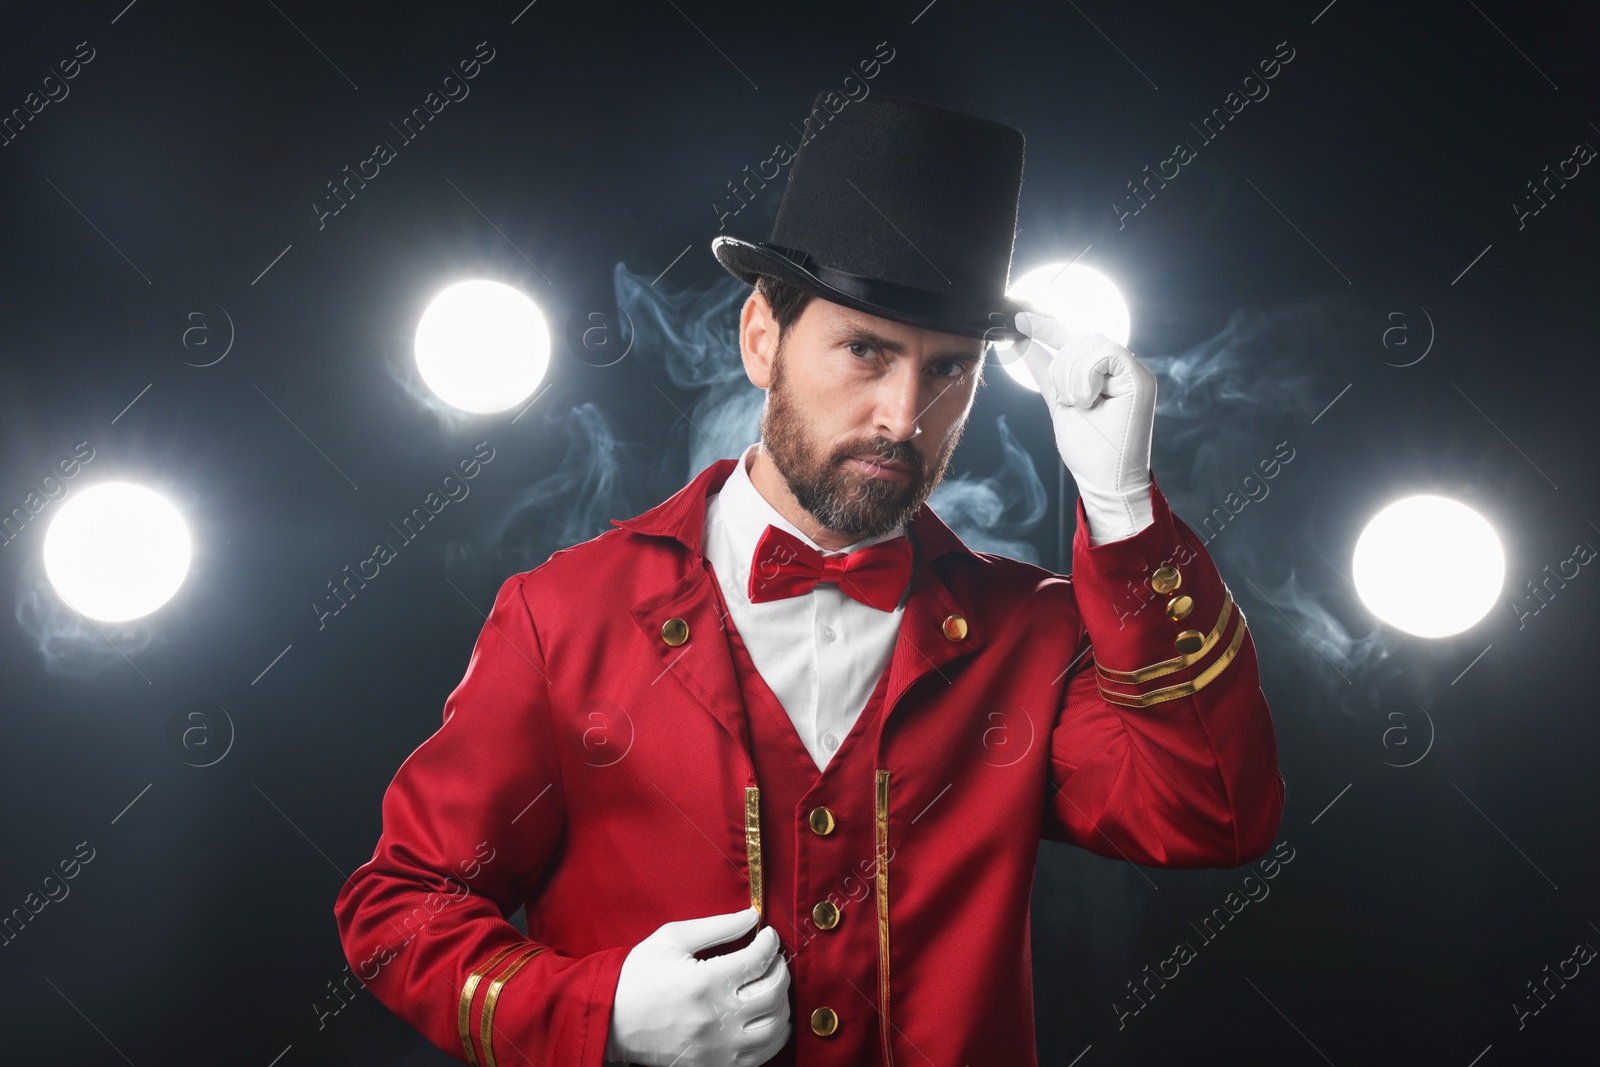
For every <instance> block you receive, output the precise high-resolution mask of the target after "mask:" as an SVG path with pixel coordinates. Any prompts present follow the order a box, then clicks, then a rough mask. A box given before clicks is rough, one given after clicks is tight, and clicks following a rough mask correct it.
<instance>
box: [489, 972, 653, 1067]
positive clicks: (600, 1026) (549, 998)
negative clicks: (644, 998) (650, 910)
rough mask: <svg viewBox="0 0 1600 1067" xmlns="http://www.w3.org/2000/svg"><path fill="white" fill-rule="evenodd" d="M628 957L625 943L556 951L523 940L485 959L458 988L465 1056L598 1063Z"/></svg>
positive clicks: (571, 1065) (503, 1062)
mask: <svg viewBox="0 0 1600 1067" xmlns="http://www.w3.org/2000/svg"><path fill="white" fill-rule="evenodd" d="M627 955H628V946H621V947H618V948H611V949H602V950H601V951H599V952H593V953H590V954H589V955H587V956H578V957H572V956H561V955H558V954H557V953H556V952H555V950H553V949H551V948H548V947H546V946H543V945H539V944H537V943H535V942H533V941H527V942H525V943H524V944H521V945H518V946H517V947H516V948H514V949H513V950H512V951H511V952H509V953H508V954H506V955H504V956H499V954H496V956H492V957H490V958H489V959H488V960H486V961H485V962H484V964H483V965H481V966H479V967H478V969H477V970H475V971H474V972H473V974H474V975H476V976H478V978H479V980H478V982H477V983H476V985H475V986H474V983H473V979H472V978H471V977H469V978H468V979H467V985H466V986H464V987H463V989H462V991H461V1000H462V1003H463V1006H464V1008H465V1009H466V1010H465V1011H464V1013H463V1016H462V1017H463V1018H464V1019H465V1020H466V1021H467V1029H468V1040H467V1041H466V1042H465V1043H464V1056H463V1058H464V1060H465V1062H467V1063H468V1064H476V1065H477V1067H516V1065H519V1064H524V1063H538V1064H546V1065H548V1067H603V1065H604V1064H605V1062H606V1058H605V1055H606V1037H607V1035H608V1034H609V1033H610V1029H611V1006H612V1002H613V1001H614V999H615V997H616V992H617V979H618V977H619V976H620V975H621V973H622V961H623V960H624V959H625V958H626V957H627ZM496 957H499V958H496ZM469 987H471V988H469ZM486 1020H487V1021H486Z"/></svg>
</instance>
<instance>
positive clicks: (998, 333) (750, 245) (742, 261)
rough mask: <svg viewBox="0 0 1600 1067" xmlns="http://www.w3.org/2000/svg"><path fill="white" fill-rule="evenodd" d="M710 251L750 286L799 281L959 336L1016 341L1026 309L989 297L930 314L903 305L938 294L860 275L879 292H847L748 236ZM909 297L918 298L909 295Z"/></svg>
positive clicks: (718, 241)
mask: <svg viewBox="0 0 1600 1067" xmlns="http://www.w3.org/2000/svg"><path fill="white" fill-rule="evenodd" d="M711 252H712V254H713V255H715V256H716V257H717V262H718V263H720V264H722V267H723V269H724V270H726V271H727V272H728V273H729V274H731V275H733V276H734V277H735V278H737V279H739V280H740V281H741V282H744V283H745V284H746V285H754V284H755V283H756V281H757V279H758V278H760V277H761V275H763V274H768V275H772V276H773V277H775V278H778V279H780V280H782V281H785V282H788V283H789V284H791V285H794V286H797V287H799V288H800V289H803V290H805V291H806V292H808V293H810V294H811V295H812V296H818V297H821V298H822V299H824V300H828V301H831V302H833V303H835V304H840V305H843V306H844V307H847V308H852V309H854V310H856V311H862V312H865V313H867V314H869V315H878V316H881V317H883V318H886V319H892V320H893V321H895V322H902V323H905V324H906V325H907V326H917V327H921V328H922V329H926V330H934V331H936V332H939V333H951V334H956V335H957V336H960V337H975V338H978V339H980V340H985V341H1017V340H1020V339H1021V338H1022V337H1023V334H1022V333H1021V332H1020V331H1019V330H1018V329H1017V328H1016V319H1017V314H1018V313H1019V312H1023V311H1027V310H1028V307H1027V306H1026V305H1025V304H1021V303H1018V302H1017V301H1015V300H1012V299H1011V298H1010V297H1001V298H999V299H996V300H993V301H989V302H987V303H985V304H984V305H983V306H982V307H981V308H973V309H971V310H970V311H969V312H967V313H965V314H951V315H939V314H933V315H930V314H927V313H926V312H923V311H919V310H911V309H908V308H907V306H906V305H907V304H915V305H921V306H926V305H927V304H929V303H934V302H936V301H937V300H938V297H939V295H940V294H937V293H927V294H924V293H921V292H917V293H911V292H910V291H908V290H907V289H906V288H905V287H903V286H891V285H887V284H885V283H874V282H869V281H866V280H864V279H858V280H857V281H858V282H860V284H861V285H862V287H864V288H867V287H870V288H871V290H872V291H873V293H874V294H876V293H882V294H883V295H882V296H879V297H876V298H874V297H873V296H865V295H861V294H856V293H847V292H845V291H844V290H842V289H840V288H838V287H837V286H834V285H831V284H829V283H828V282H826V281H824V280H823V279H822V278H820V277H818V276H817V275H816V274H814V273H813V272H812V271H810V270H807V269H806V268H805V267H804V266H802V265H801V264H799V263H796V262H795V261H794V260H793V259H791V258H789V257H788V256H786V255H784V254H783V253H781V252H779V251H776V250H775V249H774V248H773V247H771V246H769V245H768V244H766V243H765V242H753V241H746V240H744V239H742V238H739V237H731V236H726V235H724V236H719V237H715V238H713V239H712V241H711ZM897 296H901V297H903V300H902V301H900V302H899V306H896V304H897V301H896V297H897ZM911 297H915V298H916V299H910V298H911Z"/></svg>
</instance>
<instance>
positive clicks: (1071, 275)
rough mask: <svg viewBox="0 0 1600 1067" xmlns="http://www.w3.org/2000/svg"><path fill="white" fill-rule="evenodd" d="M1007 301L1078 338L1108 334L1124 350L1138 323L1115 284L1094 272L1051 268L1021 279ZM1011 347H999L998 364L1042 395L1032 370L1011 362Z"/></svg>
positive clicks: (1036, 270) (1009, 291)
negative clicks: (1046, 317)
mask: <svg viewBox="0 0 1600 1067" xmlns="http://www.w3.org/2000/svg"><path fill="white" fill-rule="evenodd" d="M1006 295H1007V296H1009V297H1011V298H1012V299H1013V300H1018V301H1020V302H1022V303H1023V304H1025V305H1027V306H1028V307H1029V308H1030V309H1032V310H1037V311H1038V312H1039V313H1040V314H1042V315H1049V316H1050V317H1051V318H1054V319H1058V320H1060V321H1061V323H1062V324H1063V325H1065V326H1066V327H1067V329H1069V330H1072V331H1073V332H1075V333H1098V334H1103V335H1105V336H1106V337H1108V338H1110V339H1111V340H1113V341H1115V342H1117V344H1119V345H1122V346H1124V347H1126V346H1127V344H1128V338H1129V336H1130V329H1131V321H1132V320H1131V319H1130V318H1129V315H1128V302H1127V301H1126V300H1124V299H1122V294H1121V293H1120V292H1118V291H1117V287H1116V286H1115V285H1113V284H1112V282H1111V279H1110V278H1107V277H1106V276H1105V275H1104V274H1101V273H1100V272H1099V271H1097V270H1094V269H1093V268H1091V267H1085V266H1083V265H1082V264H1080V263H1072V264H1062V263H1047V264H1045V265H1044V266H1042V267H1035V268H1034V269H1033V270H1030V271H1029V272H1028V273H1026V274H1024V275H1023V276H1022V277H1020V278H1018V279H1017V280H1016V281H1015V282H1014V283H1012V285H1011V287H1010V288H1009V289H1007V290H1006ZM1011 347H1012V342H1010V341H997V342H995V351H996V359H997V360H998V361H999V362H1000V365H1001V366H1003V367H1005V369H1006V373H1007V374H1009V375H1011V377H1012V378H1014V379H1015V380H1016V381H1017V382H1018V383H1019V384H1021V385H1022V386H1024V387H1026V388H1028V389H1031V390H1033V391H1034V392H1035V393H1037V392H1038V391H1039V386H1038V384H1037V383H1036V382H1035V381H1034V380H1033V375H1032V374H1030V373H1029V372H1028V365H1027V364H1026V363H1024V362H1023V361H1022V360H1020V359H1011V358H1009V355H1008V353H1009V350H1010V349H1011Z"/></svg>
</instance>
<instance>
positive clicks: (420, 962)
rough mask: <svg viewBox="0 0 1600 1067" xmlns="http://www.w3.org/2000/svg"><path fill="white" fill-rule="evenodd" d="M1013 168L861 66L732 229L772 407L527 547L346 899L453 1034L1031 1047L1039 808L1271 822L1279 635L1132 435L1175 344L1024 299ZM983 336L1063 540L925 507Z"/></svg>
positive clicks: (1126, 847)
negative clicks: (1124, 338) (748, 436)
mask: <svg viewBox="0 0 1600 1067" xmlns="http://www.w3.org/2000/svg"><path fill="white" fill-rule="evenodd" d="M819 105H820V100H819ZM808 129H809V127H808ZM1021 172H1022V137H1021V134H1020V133H1018V132H1017V131H1015V130H1012V129H1010V128H1009V127H1006V126H1003V125H1000V124H999V123H994V122H989V121H987V120H984V119H980V118H976V117H973V116H969V115H963V114H960V113H958V112H953V111H948V110H945V109H943V108H937V107H933V106H931V105H927V104H921V103H916V102H912V101H906V100H896V99H892V98H885V97H875V98H873V99H872V100H868V101H862V102H859V103H858V104H856V105H855V106H854V107H852V108H850V109H848V110H846V111H845V112H843V113H841V114H840V115H838V116H837V117H836V118H834V119H833V121H832V122H830V123H829V124H828V125H827V126H825V127H823V128H822V129H821V130H820V131H817V132H815V134H814V136H812V137H810V138H808V139H807V141H805V142H804V143H803V144H802V146H801V149H800V151H799V152H798V154H797V156H796V159H795V162H794V164H793V169H792V171H791V174H790V178H789V182H788V185H787V186H786V188H785V192H784V198H783V202H782V205H781V207H780V210H779V214H778V218H777V221H776V223H775V225H774V228H773V234H772V239H771V240H770V241H768V242H761V243H750V242H744V241H740V240H737V239H734V238H727V237H721V238H718V239H717V240H716V241H715V242H714V243H713V250H714V252H715V253H716V255H717V257H718V259H719V261H720V262H721V263H722V264H723V266H724V267H726V268H727V269H728V270H729V271H731V272H732V273H733V274H734V275H735V276H736V277H739V278H741V279H742V280H744V281H746V282H750V283H752V284H753V285H754V286H755V290H754V291H753V292H752V294H751V296H750V298H749V299H748V300H747V301H746V303H745V305H744V308H743V311H742V313H741V316H740V320H739V346H740V353H741V356H742V358H743V361H744V366H745V370H746V372H747V374H748V375H749V377H750V380H751V382H752V383H754V384H755V385H756V386H758V387H760V388H762V389H765V390H766V391H767V397H766V407H765V410H764V412H763V417H762V423H761V438H760V440H759V441H758V442H756V443H754V444H752V445H750V446H749V447H747V448H745V449H744V451H743V453H742V455H741V456H740V457H738V458H737V459H728V458H725V459H720V460H718V461H716V462H715V463H713V464H712V465H711V466H709V467H707V468H706V469H705V470H703V471H701V472H700V474H699V475H698V476H696V477H695V479H694V480H693V481H691V482H690V484H689V485H688V486H686V487H685V488H684V489H682V490H681V491H680V492H678V493H677V494H675V495H674V496H673V497H671V498H670V499H668V500H667V501H665V502H664V503H662V504H660V505H658V506H656V507H654V508H652V509H650V510H649V511H647V512H645V513H644V514H642V515H640V516H637V517H635V518H633V519H629V520H626V521H618V520H613V525H614V526H615V527H617V528H616V529H613V530H608V531H607V532H606V533H604V534H603V535H601V536H599V537H596V538H595V539H593V540H591V541H588V542H585V543H584V544H581V545H576V546H573V547H572V548H568V549H564V550H562V551H559V552H557V553H555V554H554V555H553V556H552V557H551V558H550V559H549V560H548V561H547V562H546V563H544V564H543V565H541V566H539V567H536V568H534V569H533V570H531V571H528V572H526V573H524V574H519V575H516V576H514V577H512V578H511V579H509V580H507V581H506V583H505V584H504V585H503V586H502V587H501V589H500V592H499V595H498V596H497V597H496V600H495V604H494V608H493V610H492V611H491V613H490V616H489V620H488V623H487V624H486V625H485V627H484V629H483V631H482V633H481V635H480V636H479V639H478V643H477V646H476V648H475V649H474V651H473V655H472V660H471V663H470V664H469V666H468V668H467V673H466V676H465V678H464V679H463V680H462V682H461V685H460V686H459V687H458V688H457V689H456V690H455V692H453V693H452V694H451V696H450V697H449V699H448V700H447V702H446V706H445V716H444V720H445V721H444V724H443V726H442V727H441V728H440V729H439V730H438V732H436V733H435V734H434V735H433V736H432V737H430V738H429V739H428V740H427V741H425V742H424V743H423V744H422V745H421V746H420V747H419V748H418V749H417V750H416V751H415V752H414V753H412V755H411V756H410V757H409V758H408V759H407V760H406V762H405V764H404V765H403V766H402V767H401V768H400V770H399V771H398V772H397V773H396V775H395V778H394V782H393V784H392V785H391V786H390V788H389V790H388V792H387V793H386V794H385V797H384V802H383V820H384V828H383V834H382V837H381V838H380V840H379V842H378V847H377V849H376V851H375V852H374V855H373V858H372V859H371V860H370V861H369V862H368V863H366V864H364V865H363V866H362V867H361V868H360V869H358V870H357V871H356V872H355V874H353V875H352V876H351V878H350V880H349V881H348V882H346V884H345V885H344V886H343V887H342V888H341V890H340V893H339V898H338V901H337V902H336V904H335V914H336V917H337V919H338V923H339V930H340V935H341V938H342V940H343V944H344V947H345V951H346V954H347V955H348V957H349V959H350V962H351V965H352V966H353V967H354V968H355V969H356V973H357V974H358V975H359V976H360V977H361V979H362V981H364V982H366V983H367V985H368V987H369V988H370V989H371V990H372V991H373V992H374V993H375V994H376V995H377V996H378V998H379V999H380V1000H382V1001H383V1003H385V1004H386V1005H387V1006H389V1007H390V1008H391V1009H392V1010H393V1011H395V1012H396V1013H398V1014H399V1015H401V1016H402V1017H404V1018H406V1019H407V1020H408V1021H410V1022H411V1023H412V1024H413V1025H415V1026H416V1027H417V1028H418V1029H419V1030H421V1031H422V1032H423V1033H424V1034H425V1035H427V1036H428V1037H429V1039H430V1040H432V1041H433V1042H434V1043H435V1044H437V1045H438V1046H439V1047H441V1048H443V1049H445V1050H446V1051H448V1052H450V1053H452V1054H453V1055H455V1056H457V1057H458V1058H460V1059H462V1060H464V1061H466V1062H468V1063H472V1064H485V1065H494V1064H497V1063H500V1064H512V1063H523V1062H524V1061H526V1062H529V1063H534V1064H539V1065H541V1067H545V1065H560V1064H573V1065H582V1067H600V1065H601V1064H603V1063H606V1062H632V1063H638V1064H650V1065H657V1067H666V1065H669V1064H675V1065H679V1067H712V1065H714V1067H734V1065H754V1064H760V1063H775V1064H802V1063H803V1064H830V1065H831V1064H883V1065H885V1067H888V1065H892V1064H893V1063H894V1062H895V1059H896V1058H897V1057H898V1058H899V1059H901V1060H903V1061H905V1062H906V1063H908V1064H909V1063H913V1062H916V1063H922V1062H927V1063H932V1064H938V1065H940V1067H944V1065H947V1064H948V1065H969V1067H978V1065H990V1064H993V1065H1005V1067H1015V1065H1024V1067H1032V1065H1033V1064H1034V1063H1035V1062H1036V1055H1037V1054H1036V1051H1035V1048H1034V1039H1033V1034H1034V1028H1033V1010H1032V1005H1033V1000H1032V981H1031V973H1030V967H1029V935H1028V928H1029V927H1028V919H1029V914H1028V909H1029V903H1030V894H1031V889H1032V884H1033V874H1034V863H1035V860H1036V857H1037V842H1038V839H1039V838H1041V837H1044V838H1048V839H1050V840H1055V841H1062V842H1071V843H1073V844H1076V845H1078V846H1080V847H1082V848H1085V849H1088V850H1090V851H1092V852H1095V853H1097V854H1099V855H1102V856H1107V857H1110V858H1113V859H1118V860H1124V861H1128V862H1133V863H1143V864H1151V865H1156V866H1164V867H1188V868H1193V867H1208V866H1210V867H1217V866H1222V867H1230V866H1237V865H1240V864H1243V863H1246V862H1249V861H1250V860H1253V859H1255V858H1256V857H1258V856H1260V855H1261V854H1262V853H1264V852H1265V851H1266V849H1267V848H1268V846H1269V845H1270V844H1271V842H1272V839H1273V837H1274V835H1275V834H1276V832H1277V828H1278V824H1279V819H1280V817H1281V814H1282V809H1283V799H1284V785H1283V781H1282V778H1281V777H1280V775H1279V773H1278V765H1277V755H1276V744H1275V739H1274V734H1273V728H1272V721H1271V717H1270V714H1269V713H1268V710H1267V706H1266V702H1265V699H1264V697H1263V696H1262V693H1261V690H1260V684H1259V675H1258V671H1257V664H1256V657H1255V648H1254V644H1253V642H1252V641H1251V639H1250V637H1249V634H1248V632H1247V630H1246V628H1245V619H1244V616H1243V613H1242V612H1241V611H1240V610H1239V609H1238V606H1237V605H1236V604H1235V603H1234V602H1233V600H1232V596H1231V594H1230V593H1229V591H1228V589H1227V587H1226V586H1225V585H1224V583H1223V582H1222V579H1221V577H1220V576H1219V575H1218V573H1217V571H1216V568H1215V566H1214V565H1213V563H1212V561H1211V559H1210V557H1209V556H1208V555H1207V554H1206V552H1205V549H1204V548H1203V547H1202V545H1201V543H1200V541H1199V539H1198V538H1197V537H1196V536H1195V535H1194V533H1193V531H1191V530H1190V529H1189V527H1188V526H1187V525H1185V524H1184V523H1183V522H1182V521H1181V520H1179V519H1177V518H1176V517H1175V516H1173V515H1172V514H1171V512H1170V511H1169V510H1168V508H1167V505H1166V501H1165V498H1164V497H1163V496H1162V494H1161V492H1160V490H1159V489H1158V488H1157V487H1156V485H1155V482H1154V479H1153V478H1152V476H1151V474H1150V470H1149V456H1150V441H1151V434H1152V426H1153V420H1154V410H1155V380H1154V377H1153V376H1152V375H1151V374H1150V372H1149V371H1148V370H1147V369H1146V368H1144V367H1143V366H1142V365H1141V364H1140V363H1139V362H1138V360H1137V359H1135V358H1134V357H1133V355H1132V354H1131V353H1129V352H1128V351H1126V350H1125V349H1123V348H1122V347H1121V346H1118V345H1115V344H1113V343H1111V342H1110V341H1107V340H1105V339H1104V338H1100V337H1087V336H1074V335H1071V334H1068V333H1066V332H1065V331H1064V330H1063V329H1062V327H1061V325H1060V324H1059V323H1057V322H1055V321H1054V320H1051V319H1049V318H1046V317H1043V316H1040V315H1035V314H1029V313H1027V312H1025V311H1024V310H1023V309H1022V308H1021V307H1020V306H1018V305H1016V304H1014V303H1013V302H1011V301H1009V300H1008V299H1006V297H1005V295H1004V288H1005V282H1006V278H1007V274H1008V271H1009V265H1010V258H1011V251H1012V243H1013V237H1014V228H1015V219H1016V206H1017V197H1018V192H1019V190H1020V183H1021ZM991 339H1010V340H1014V341H1016V342H1017V347H1018V348H1019V349H1020V352H1016V353H1013V354H1014V355H1017V356H1018V357H1019V358H1022V359H1025V360H1026V361H1027V365H1028V366H1029V368H1030V370H1031V371H1032V373H1033V374H1034V377H1035V379H1036V380H1037V381H1038V383H1039V385H1040V388H1041V392H1042V393H1043V394H1044V397H1045V401H1046V403H1047V406H1048V410H1049V413H1050V417H1051V420H1052V425H1053V428H1054V435H1055V440H1056V443H1057V447H1058V450H1059V451H1060V453H1061V457H1062V459H1063V461H1064V462H1065V463H1066V464H1067V466H1068V468H1069V469H1070V470H1071V471H1072V474H1073V477H1074V479H1075V480H1076V482H1077V484H1078V489H1079V504H1078V509H1077V520H1078V527H1077V533H1076V537H1075V540H1074V542H1073V562H1074V567H1073V574H1072V576H1071V577H1070V578H1068V577H1065V576H1062V575H1058V574H1054V573H1052V572H1050V571H1048V570H1046V569H1043V568H1040V567H1036V566H1032V565H1029V564H1025V563H1022V562H1019V561H1016V560H1011V559H1007V558H1005V557H1002V556H997V555H993V554H990V553H982V552H973V551H971V550H970V549H968V548H967V547H966V546H965V545H964V544H963V543H962V542H961V541H960V539H959V538H958V537H956V535H955V534H954V533H953V532H951V530H950V529H949V528H948V527H947V526H945V525H944V523H943V522H942V521H940V520H939V518H938V517H937V516H936V515H935V514H934V513H933V512H932V510H931V509H929V508H927V507H926V506H924V505H925V501H926V500H927V497H928V495H929V494H930V493H931V492H932V491H933V489H934V488H935V487H936V486H937V484H938V482H939V479H940V478H941V477H942V475H943V472H944V470H945V467H946V465H947V464H948V462H949V459H950V455H951V453H952V451H953V450H954V448H955V446H956V443H957V442H958V441H959V440H960V438H961V434H962V430H963V428H964V426H965V423H966V419H967V417H968V414H969V413H970V411H971V408H972V404H973V401H974V398H975V394H976V391H977V388H978V386H979V384H980V383H981V381H982V374H983V366H984V361H985V358H986V355H985V353H986V345H987V342H988V341H989V340H991ZM523 904H526V905H527V918H528V922H527V927H528V930H527V934H526V935H524V934H523V933H521V932H520V931H519V930H518V929H517V928H516V927H514V926H513V925H512V924H511V923H510V922H508V921H507V919H508V917H509V916H511V915H512V914H513V913H514V912H515V911H516V909H517V908H518V907H520V906H522V905H523Z"/></svg>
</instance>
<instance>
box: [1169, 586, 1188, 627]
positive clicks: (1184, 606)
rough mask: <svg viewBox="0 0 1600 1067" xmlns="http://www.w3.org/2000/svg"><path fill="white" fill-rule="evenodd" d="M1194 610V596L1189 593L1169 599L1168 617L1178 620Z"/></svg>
mask: <svg viewBox="0 0 1600 1067" xmlns="http://www.w3.org/2000/svg"><path fill="white" fill-rule="evenodd" d="M1193 610H1194V597H1192V596H1189V595H1188V594H1187V593H1185V594H1182V595H1180V596H1175V597H1173V598H1172V599H1171V600H1169V601H1167V618H1169V619H1171V620H1172V621H1173V622H1177V621H1178V620H1179V619H1181V618H1183V617H1184V616H1185V615H1187V614H1189V612H1191V611H1193Z"/></svg>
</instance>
